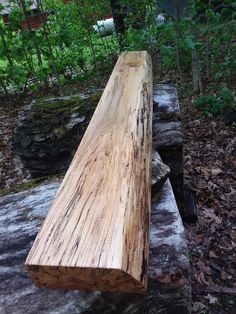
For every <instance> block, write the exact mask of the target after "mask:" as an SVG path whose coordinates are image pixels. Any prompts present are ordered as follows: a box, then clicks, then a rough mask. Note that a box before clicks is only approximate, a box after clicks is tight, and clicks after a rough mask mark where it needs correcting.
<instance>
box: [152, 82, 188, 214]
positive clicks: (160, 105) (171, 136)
mask: <svg viewBox="0 0 236 314" xmlns="http://www.w3.org/2000/svg"><path fill="white" fill-rule="evenodd" d="M153 93H154V96H153V99H154V105H153V112H154V116H153V148H154V149H156V150H157V151H158V153H159V154H160V156H161V158H162V160H163V162H164V163H165V164H167V165H168V166H169V167H170V170H171V173H170V180H171V184H172V187H173V190H174V193H175V197H176V201H177V204H178V207H179V209H180V212H181V215H182V216H184V215H185V209H184V188H183V135H182V130H181V112H180V106H179V99H178V95H177V90H176V87H175V86H174V85H173V84H171V83H170V82H167V83H161V84H156V85H155V86H154V89H153Z"/></svg>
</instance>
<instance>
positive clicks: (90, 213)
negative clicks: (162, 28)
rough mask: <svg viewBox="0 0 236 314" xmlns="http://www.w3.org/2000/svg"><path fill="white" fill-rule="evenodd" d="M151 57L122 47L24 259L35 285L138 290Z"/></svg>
mask: <svg viewBox="0 0 236 314" xmlns="http://www.w3.org/2000/svg"><path fill="white" fill-rule="evenodd" d="M151 151H152V65H151V59H150V57H149V55H148V54H147V52H145V51H141V52H126V53H122V54H121V55H120V57H119V59H118V61H117V63H116V66H115V68H114V70H113V72H112V75H111V77H110V79H109V81H108V83H107V86H106V88H105V90H104V93H103V95H102V97H101V99H100V101H99V103H98V106H97V109H96V111H95V113H94V115H93V117H92V119H91V122H90V124H89V126H88V128H87V130H86V132H85V135H84V137H83V139H82V141H81V143H80V146H79V148H78V150H77V152H76V154H75V156H74V159H73V161H72V163H71V165H70V167H69V169H68V171H67V173H66V176H65V178H64V180H63V182H62V184H61V186H60V189H59V191H58V193H57V195H56V198H55V200H54V202H53V204H52V207H51V208H50V210H49V212H48V214H47V216H46V218H45V221H44V224H43V226H42V229H41V230H40V232H39V234H38V236H37V238H36V240H35V242H34V244H33V246H32V248H31V250H30V253H29V255H28V257H27V260H26V265H27V269H28V271H29V273H30V276H31V278H32V279H33V281H34V283H35V284H36V285H37V286H39V287H47V288H55V289H58V288H63V289H78V290H80V289H81V290H100V291H122V292H140V293H141V292H144V291H145V290H146V286H147V258H148V247H149V243H148V233H149V215H150V206H151Z"/></svg>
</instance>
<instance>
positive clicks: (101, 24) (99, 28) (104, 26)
mask: <svg viewBox="0 0 236 314" xmlns="http://www.w3.org/2000/svg"><path fill="white" fill-rule="evenodd" d="M93 29H94V30H95V31H96V32H99V33H100V34H101V35H102V36H108V35H111V34H112V33H114V31H115V25H114V20H113V18H110V19H106V20H101V21H97V24H96V25H93Z"/></svg>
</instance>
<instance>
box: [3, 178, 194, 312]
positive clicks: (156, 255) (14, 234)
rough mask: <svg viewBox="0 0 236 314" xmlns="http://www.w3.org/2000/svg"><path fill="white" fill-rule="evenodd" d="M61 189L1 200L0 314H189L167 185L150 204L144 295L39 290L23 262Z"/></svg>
mask: <svg viewBox="0 0 236 314" xmlns="http://www.w3.org/2000/svg"><path fill="white" fill-rule="evenodd" d="M58 187H59V182H52V183H47V184H42V185H41V186H39V187H36V188H33V189H30V190H27V191H23V192H20V193H17V194H12V195H8V196H5V197H2V198H1V199H0V226H1V227H0V294H1V299H0V313H11V314H29V313H30V314H31V313H32V314H33V313H37V314H55V313H58V314H66V313H91V314H92V313H95V314H96V313H172V311H173V312H174V313H176V314H177V313H179V314H184V313H189V311H190V310H189V306H190V285H189V282H188V280H189V264H188V258H187V246H186V239H185V236H184V229H183V225H182V222H181V219H180V216H179V214H178V209H177V207H176V203H175V199H174V195H173V192H172V189H171V186H170V183H169V180H167V182H166V183H165V185H164V187H163V189H162V190H161V192H160V193H159V194H158V195H157V198H156V200H155V201H154V202H153V205H152V214H151V226H150V257H149V270H148V272H149V281H148V285H149V288H148V293H147V294H146V295H140V294H122V293H100V292H95V293H92V292H82V291H68V290H66V291H65V290H47V289H39V288H37V287H35V286H34V285H33V284H32V282H31V280H30V278H29V276H28V274H27V272H26V269H25V266H24V261H25V259H26V256H27V253H28V252H29V249H30V247H31V245H32V243H33V240H34V238H35V236H36V234H37V232H38V230H39V228H40V226H41V224H42V222H43V218H44V217H45V215H46V213H47V210H48V208H49V207H50V205H51V202H52V200H53V198H54V196H55V194H56V192H57V190H58Z"/></svg>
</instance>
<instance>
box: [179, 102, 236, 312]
mask: <svg viewBox="0 0 236 314" xmlns="http://www.w3.org/2000/svg"><path fill="white" fill-rule="evenodd" d="M182 119H183V134H184V160H185V163H184V172H185V184H186V185H187V186H188V187H189V188H190V189H191V190H192V191H194V192H195V193H196V199H197V210H198V212H197V215H198V221H197V222H196V223H195V224H188V225H187V224H186V225H185V231H186V236H187V239H188V247H189V258H190V263H191V273H192V296H193V313H198V314H203V313H210V314H221V313H222V314H223V313H226V314H234V313H236V207H235V204H236V171H235V170H236V132H235V131H236V129H235V128H232V127H226V126H225V125H224V124H223V123H222V122H220V121H214V120H212V119H209V118H206V117H204V116H203V114H202V113H201V112H198V111H197V110H196V109H195V108H194V105H193V104H192V103H191V101H190V99H183V100H182Z"/></svg>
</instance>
